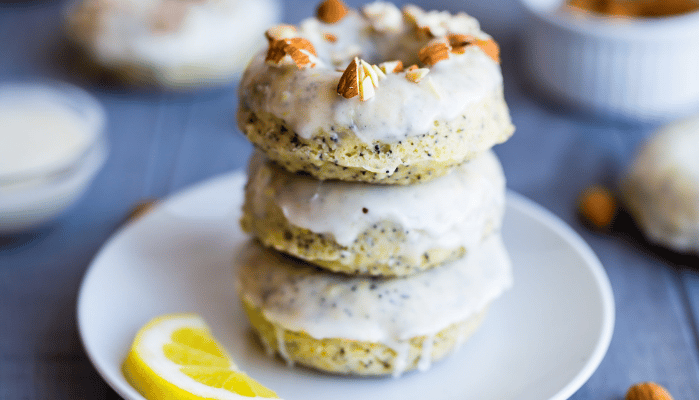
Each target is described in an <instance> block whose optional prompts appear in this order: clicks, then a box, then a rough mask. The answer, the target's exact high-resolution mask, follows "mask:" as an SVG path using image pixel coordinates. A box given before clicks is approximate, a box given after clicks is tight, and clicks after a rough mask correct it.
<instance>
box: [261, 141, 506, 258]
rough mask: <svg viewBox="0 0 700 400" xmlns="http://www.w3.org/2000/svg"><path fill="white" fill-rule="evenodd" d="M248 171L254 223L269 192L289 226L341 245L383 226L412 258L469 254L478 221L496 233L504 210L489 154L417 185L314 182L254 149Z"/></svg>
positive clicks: (498, 173)
mask: <svg viewBox="0 0 700 400" xmlns="http://www.w3.org/2000/svg"><path fill="white" fill-rule="evenodd" d="M273 168H274V169H273ZM249 171H250V173H249V179H250V183H249V187H250V189H249V190H251V193H252V195H253V197H252V201H251V202H250V204H251V205H252V210H253V213H254V214H255V215H257V216H258V217H259V218H262V217H263V215H264V213H265V202H266V200H265V198H266V196H269V194H270V192H273V193H275V195H274V201H275V203H276V205H277V206H278V207H279V208H280V209H281V210H282V212H283V213H284V215H285V217H286V218H287V220H288V221H289V223H291V224H292V225H295V226H297V227H301V228H305V229H308V230H310V231H312V232H314V233H317V234H324V235H332V236H333V237H334V238H335V240H336V241H337V242H338V243H339V244H341V245H343V246H349V245H351V244H352V243H353V241H354V240H355V239H356V238H357V237H358V236H360V234H362V232H364V231H366V230H367V229H370V228H371V227H372V226H373V225H375V224H377V223H380V222H383V221H391V222H394V223H396V224H397V225H399V226H400V227H402V228H403V229H404V230H405V231H406V232H407V240H408V241H409V242H410V248H411V250H412V252H413V253H412V254H407V256H409V255H412V256H413V257H415V258H417V257H420V256H421V255H422V254H423V253H424V252H425V251H426V250H428V249H433V248H448V249H449V248H457V247H459V246H464V247H465V248H466V249H467V251H469V250H470V249H472V248H473V247H475V246H476V245H478V244H479V242H480V241H481V239H482V235H483V233H484V230H485V229H484V227H485V225H486V224H488V223H489V222H492V223H493V225H494V226H493V228H494V229H498V227H499V226H500V222H501V218H502V215H503V210H504V208H505V177H504V176H503V170H502V169H501V165H500V162H499V161H498V158H497V157H496V155H495V154H494V153H493V152H492V151H487V152H485V153H484V154H482V155H480V156H478V157H477V158H475V159H474V160H471V161H469V162H467V163H464V164H462V165H460V166H458V167H455V168H454V169H453V170H452V171H450V172H449V173H448V174H447V175H445V176H442V177H439V178H435V179H432V180H430V181H428V182H425V183H422V184H419V185H406V186H387V185H372V184H366V183H356V182H342V181H319V180H315V179H313V178H311V177H308V176H301V175H296V174H292V173H289V172H287V171H286V170H282V169H281V168H275V167H272V166H270V165H269V164H267V162H266V161H265V158H264V156H262V155H261V154H260V153H259V152H256V153H255V154H254V155H253V156H252V158H251V165H250V169H249ZM273 176H274V178H273Z"/></svg>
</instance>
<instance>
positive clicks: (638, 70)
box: [520, 0, 699, 122]
mask: <svg viewBox="0 0 700 400" xmlns="http://www.w3.org/2000/svg"><path fill="white" fill-rule="evenodd" d="M520 1H521V3H522V5H523V7H524V9H525V14H526V20H527V23H526V24H524V26H523V31H522V32H521V35H520V37H522V38H523V39H522V40H523V49H524V50H523V54H524V57H525V60H524V62H525V65H524V67H525V70H526V73H527V75H528V76H529V78H530V79H531V80H532V81H534V83H536V84H537V85H538V86H539V87H540V88H541V89H542V90H543V91H545V92H547V93H549V94H550V95H552V96H553V97H554V98H556V99H561V100H564V101H565V102H568V103H571V104H574V105H577V106H583V107H584V108H588V109H592V110H594V111H595V112H597V113H600V114H603V115H606V116H612V117H622V118H625V119H632V120H640V121H645V122H659V121H669V120H672V119H675V118H677V117H680V116H683V115H688V114H690V113H697V109H698V87H699V81H698V76H699V72H698V58H699V55H698V54H699V53H698V32H699V31H698V12H697V11H696V12H692V13H688V14H681V15H674V16H668V17H660V18H624V19H623V18H611V17H604V16H598V15H595V14H593V13H582V12H575V11H567V10H566V9H565V8H564V4H565V3H566V2H565V1H564V0H520Z"/></svg>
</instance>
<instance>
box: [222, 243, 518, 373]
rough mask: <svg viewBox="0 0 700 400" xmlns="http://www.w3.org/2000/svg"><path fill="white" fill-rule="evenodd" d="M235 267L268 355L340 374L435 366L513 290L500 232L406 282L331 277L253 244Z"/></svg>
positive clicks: (402, 280)
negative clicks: (468, 251) (276, 354)
mask: <svg viewBox="0 0 700 400" xmlns="http://www.w3.org/2000/svg"><path fill="white" fill-rule="evenodd" d="M235 268H236V269H237V273H236V276H237V278H236V288H237V290H238V293H239V296H240V298H241V299H242V302H243V304H244V307H245V309H246V311H247V313H248V316H249V319H250V322H251V325H252V326H253V329H254V330H255V331H256V332H257V334H258V335H259V337H260V339H261V342H262V344H263V345H264V346H265V347H266V348H267V350H268V353H270V354H272V353H275V352H276V353H278V354H279V355H280V356H281V357H282V358H284V359H285V360H286V361H287V362H288V363H290V364H291V363H299V364H302V365H306V366H309V367H313V368H317V369H320V370H323V371H327V372H332V373H339V374H357V375H388V374H393V375H400V374H401V373H402V372H404V371H407V370H411V369H416V368H417V369H419V370H426V369H428V368H429V367H430V365H431V363H432V362H433V361H434V360H437V359H439V358H441V357H443V356H445V355H447V354H449V353H450V352H451V351H452V350H454V349H455V348H457V347H459V345H460V344H462V343H463V342H464V341H465V340H466V339H467V337H468V336H470V335H471V334H472V333H473V332H474V330H475V329H476V328H477V327H478V325H479V323H480V322H481V320H482V317H483V315H484V313H485V311H486V309H487V307H488V305H489V304H491V302H492V301H493V300H495V299H496V298H498V297H499V296H500V295H501V294H502V293H503V292H504V291H505V290H507V289H508V288H509V287H510V286H511V285H512V272H511V267H510V260H509V258H508V255H507V252H506V250H505V247H504V246H503V243H502V241H501V238H500V235H491V236H489V237H488V238H486V239H485V240H484V241H483V242H482V245H481V246H480V247H479V248H478V249H477V250H476V251H474V252H472V253H470V254H468V255H467V256H466V257H464V258H462V259H460V260H457V261H455V262H453V263H450V264H446V265H444V266H441V267H440V268H434V269H431V270H429V271H426V272H424V273H420V274H416V275H413V276H410V277H406V278H393V279H392V278H374V277H358V276H347V275H343V274H329V273H327V272H325V271H320V270H318V269H316V268H314V267H313V266H311V265H308V264H304V263H303V262H300V261H298V260H296V259H293V258H291V257H287V256H284V255H283V254H281V253H277V252H275V251H272V250H269V249H266V248H264V247H262V246H260V245H259V244H256V243H255V242H249V243H247V246H246V247H244V249H243V250H242V251H241V253H240V254H239V257H236V261H235Z"/></svg>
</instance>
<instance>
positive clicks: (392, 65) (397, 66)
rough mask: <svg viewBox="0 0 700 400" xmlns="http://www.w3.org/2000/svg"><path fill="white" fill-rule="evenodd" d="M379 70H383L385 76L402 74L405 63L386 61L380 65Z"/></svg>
mask: <svg viewBox="0 0 700 400" xmlns="http://www.w3.org/2000/svg"><path fill="white" fill-rule="evenodd" d="M379 69H381V70H382V72H384V73H385V74H391V73H396V72H401V71H403V63H402V62H401V60H396V61H386V62H383V63H381V64H379Z"/></svg>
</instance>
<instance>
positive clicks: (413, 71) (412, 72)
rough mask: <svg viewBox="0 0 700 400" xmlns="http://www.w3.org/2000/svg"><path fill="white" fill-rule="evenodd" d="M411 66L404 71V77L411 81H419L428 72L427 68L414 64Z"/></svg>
mask: <svg viewBox="0 0 700 400" xmlns="http://www.w3.org/2000/svg"><path fill="white" fill-rule="evenodd" d="M411 67H413V66H411ZM411 67H409V68H408V70H407V71H406V79H408V80H409V81H411V82H415V83H418V82H420V81H421V80H422V79H423V78H425V76H426V75H428V72H430V70H429V69H428V68H418V66H415V68H411Z"/></svg>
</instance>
